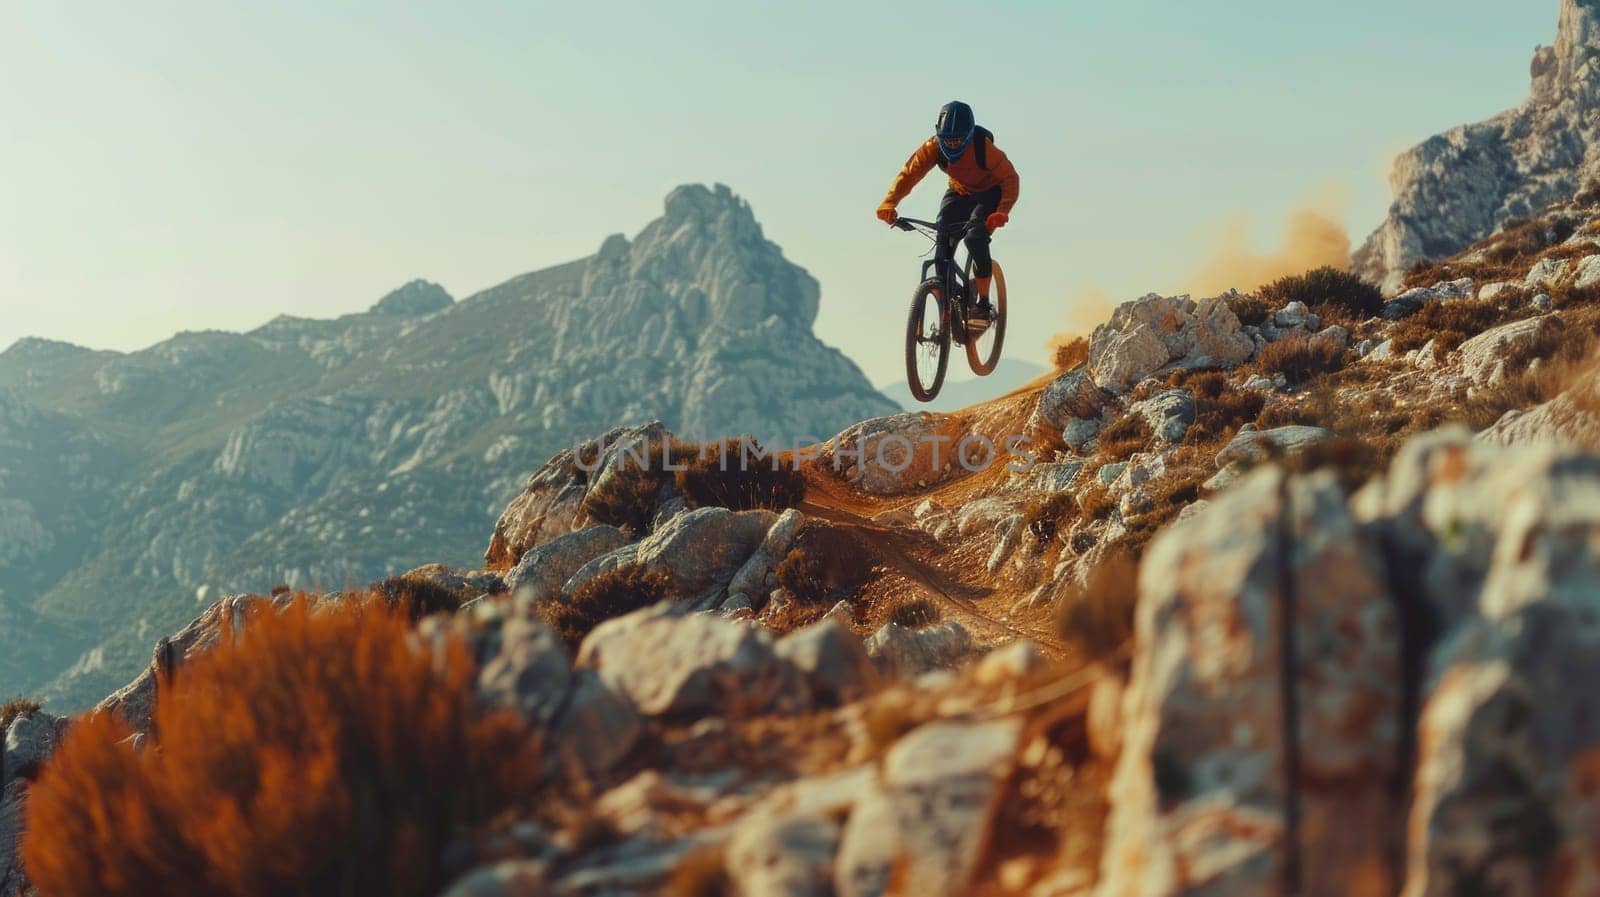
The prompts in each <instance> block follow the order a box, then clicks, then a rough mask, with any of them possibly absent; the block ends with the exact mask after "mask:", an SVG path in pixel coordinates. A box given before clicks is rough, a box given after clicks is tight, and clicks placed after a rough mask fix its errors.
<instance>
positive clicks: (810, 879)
mask: <svg viewBox="0 0 1600 897" xmlns="http://www.w3.org/2000/svg"><path fill="white" fill-rule="evenodd" d="M839 830H840V825H839V823H837V822H834V821H832V820H830V819H820V818H810V817H788V818H772V817H757V818H755V819H752V820H747V821H745V822H743V823H741V824H740V825H739V828H738V830H737V831H736V832H735V833H734V836H733V839H732V840H731V841H729V842H728V847H727V851H726V853H725V855H724V856H725V863H726V868H727V870H728V874H729V876H730V877H731V878H732V880H733V884H734V887H735V889H736V890H737V893H740V894H762V895H767V894H770V895H773V897H832V894H833V887H832V881H831V878H832V874H831V873H832V871H833V854H834V850H835V848H836V847H837V845H838V843H839Z"/></svg>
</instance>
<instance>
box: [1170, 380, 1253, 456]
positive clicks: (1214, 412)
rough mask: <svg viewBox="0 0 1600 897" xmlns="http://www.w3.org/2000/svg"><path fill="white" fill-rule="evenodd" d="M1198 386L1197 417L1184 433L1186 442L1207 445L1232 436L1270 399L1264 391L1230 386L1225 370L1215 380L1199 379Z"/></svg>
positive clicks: (1196, 392) (1196, 386)
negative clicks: (1223, 373) (1224, 374)
mask: <svg viewBox="0 0 1600 897" xmlns="http://www.w3.org/2000/svg"><path fill="white" fill-rule="evenodd" d="M1194 386H1195V390H1194V392H1195V403H1194V404H1195V418H1194V423H1193V424H1191V425H1190V426H1189V431H1188V432H1187V433H1185V434H1184V436H1183V442H1184V444H1185V445H1207V444H1210V443H1212V442H1215V441H1219V440H1222V439H1227V438H1230V437H1232V436H1233V434H1234V433H1235V432H1236V431H1237V430H1238V429H1239V428H1240V427H1242V426H1244V425H1245V424H1247V423H1250V422H1251V421H1254V420H1255V419H1256V417H1257V416H1259V415H1260V414H1261V409H1262V407H1263V406H1265V405H1266V403H1267V397H1266V395H1265V394H1264V393H1262V392H1260V391H1259V390H1254V389H1238V388H1235V387H1233V386H1230V385H1229V384H1228V381H1227V380H1226V379H1225V378H1224V377H1223V376H1222V375H1221V374H1218V375H1216V379H1215V380H1209V379H1207V380H1203V381H1196V382H1195V384H1194Z"/></svg>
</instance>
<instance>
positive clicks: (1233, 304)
mask: <svg viewBox="0 0 1600 897" xmlns="http://www.w3.org/2000/svg"><path fill="white" fill-rule="evenodd" d="M1227 303H1228V308H1229V309H1230V310H1231V311H1232V312H1233V316H1234V317H1236V318H1238V319H1239V323H1241V324H1246V325H1249V326H1253V327H1260V326H1261V325H1262V324H1265V323H1267V318H1269V317H1271V316H1272V306H1271V305H1269V304H1267V300H1265V299H1262V298H1260V297H1259V296H1249V295H1245V294H1243V293H1240V294H1238V295H1234V296H1229V297H1228V299H1227Z"/></svg>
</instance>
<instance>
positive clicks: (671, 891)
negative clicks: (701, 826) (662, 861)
mask: <svg viewBox="0 0 1600 897" xmlns="http://www.w3.org/2000/svg"><path fill="white" fill-rule="evenodd" d="M665 893H666V897H734V895H735V893H736V891H735V889H734V886H733V879H731V878H729V877H728V869H727V866H726V865H725V864H724V861H723V859H722V851H721V850H718V849H716V848H713V847H703V848H701V849H699V850H695V851H691V852H690V853H689V854H687V855H686V856H684V858H683V859H681V860H679V861H678V865H677V866H675V867H673V870H672V877H671V878H670V879H668V880H667V889H666V892H665Z"/></svg>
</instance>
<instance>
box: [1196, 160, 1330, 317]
mask: <svg viewBox="0 0 1600 897" xmlns="http://www.w3.org/2000/svg"><path fill="white" fill-rule="evenodd" d="M1347 204H1348V199H1347V197H1346V196H1345V193H1344V191H1342V190H1340V189H1338V188H1336V187H1325V188H1323V189H1321V190H1319V191H1317V192H1316V193H1314V194H1313V195H1312V196H1310V197H1309V198H1308V199H1307V200H1306V202H1305V203H1304V204H1303V205H1301V207H1300V208H1298V209H1296V210H1294V211H1293V212H1291V213H1289V217H1288V220H1287V221H1285V222H1284V227H1283V237H1282V239H1281V240H1280V242H1279V245H1278V246H1277V247H1276V248H1274V249H1269V250H1266V251H1259V250H1257V249H1255V248H1254V247H1253V246H1252V245H1251V241H1250V221H1249V219H1248V218H1246V217H1245V216H1243V215H1235V216H1233V217H1230V218H1227V219H1224V220H1223V221H1221V222H1218V223H1217V224H1215V225H1213V226H1212V227H1210V228H1207V229H1206V230H1207V231H1208V232H1213V233H1216V234H1217V237H1216V239H1217V243H1216V249H1214V250H1213V251H1212V253H1211V256H1210V257H1209V258H1208V259H1206V261H1205V262H1204V263H1203V264H1202V265H1201V266H1200V268H1199V270H1197V271H1196V272H1195V273H1194V274H1192V275H1190V276H1189V277H1188V278H1187V279H1186V280H1185V281H1184V287H1185V289H1186V290H1188V291H1189V292H1190V293H1192V294H1194V295H1195V296H1215V295H1216V294H1218V293H1222V292H1225V291H1227V290H1230V289H1238V290H1240V291H1241V292H1253V291H1254V290H1255V289H1256V288H1257V287H1259V286H1261V285H1262V284H1265V283H1270V282H1272V281H1274V280H1277V279H1278V278H1280V277H1284V276H1286V275H1289V274H1300V273H1302V272H1304V271H1309V270H1311V269H1312V268H1320V267H1323V266H1324V265H1331V266H1333V267H1335V268H1349V267H1350V234H1349V232H1347V231H1346V230H1345V229H1344V224H1342V223H1341V219H1342V218H1343V217H1344V210H1345V206H1346V205H1347Z"/></svg>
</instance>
